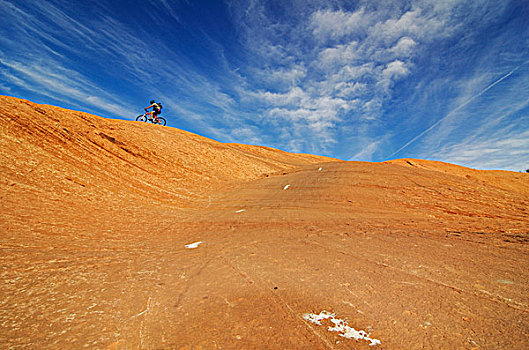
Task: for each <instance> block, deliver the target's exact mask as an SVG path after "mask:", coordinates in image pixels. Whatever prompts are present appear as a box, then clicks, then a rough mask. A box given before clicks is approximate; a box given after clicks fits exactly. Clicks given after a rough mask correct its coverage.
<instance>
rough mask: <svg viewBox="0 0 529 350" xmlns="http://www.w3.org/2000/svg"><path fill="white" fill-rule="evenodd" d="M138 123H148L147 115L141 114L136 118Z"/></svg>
mask: <svg viewBox="0 0 529 350" xmlns="http://www.w3.org/2000/svg"><path fill="white" fill-rule="evenodd" d="M136 121H137V122H146V121H147V117H146V116H145V114H140V115H139V116H137V117H136Z"/></svg>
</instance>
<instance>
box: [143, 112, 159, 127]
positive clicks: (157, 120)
mask: <svg viewBox="0 0 529 350" xmlns="http://www.w3.org/2000/svg"><path fill="white" fill-rule="evenodd" d="M145 115H148V116H150V117H151V118H152V119H156V123H158V124H161V122H160V119H158V116H157V115H155V114H153V112H152V111H147V112H146V113H145Z"/></svg>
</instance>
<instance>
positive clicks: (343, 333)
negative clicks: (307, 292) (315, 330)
mask: <svg viewBox="0 0 529 350" xmlns="http://www.w3.org/2000/svg"><path fill="white" fill-rule="evenodd" d="M303 318H304V319H305V320H307V321H309V322H312V323H314V324H317V325H319V326H321V325H322V324H321V321H323V320H327V319H328V320H329V321H331V322H332V324H333V325H334V326H333V327H330V326H329V327H328V328H327V330H328V331H329V332H338V333H340V334H339V336H340V337H344V338H347V339H355V340H366V341H368V342H369V345H370V346H373V345H380V340H378V339H372V338H370V337H369V336H370V333H367V332H366V331H362V330H360V331H357V330H356V329H354V328H352V327H349V326H348V325H347V322H346V321H344V320H341V319H339V318H336V317H335V314H333V313H330V312H329V311H325V310H324V311H322V312H320V313H319V314H318V315H316V314H312V313H308V314H304V315H303Z"/></svg>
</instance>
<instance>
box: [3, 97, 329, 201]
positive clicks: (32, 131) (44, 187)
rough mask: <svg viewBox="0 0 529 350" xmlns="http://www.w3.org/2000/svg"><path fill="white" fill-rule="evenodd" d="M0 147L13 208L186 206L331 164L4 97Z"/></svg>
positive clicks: (302, 156) (318, 159)
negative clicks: (24, 201) (38, 202)
mask: <svg viewBox="0 0 529 350" xmlns="http://www.w3.org/2000/svg"><path fill="white" fill-rule="evenodd" d="M0 147H1V149H2V152H1V155H0V167H1V168H0V169H1V172H2V180H1V183H0V186H1V187H0V188H1V189H2V192H3V193H4V195H5V197H6V198H7V199H8V200H9V199H11V200H15V199H16V198H15V197H16V196H15V194H16V195H19V194H22V195H24V196H32V197H34V198H40V199H44V198H45V197H49V198H51V199H60V200H66V201H72V200H75V199H80V198H81V199H84V200H86V201H88V202H89V201H100V200H110V201H116V202H123V201H130V200H140V201H141V200H147V199H148V200H153V201H155V202H170V203H173V204H174V203H178V204H177V205H178V206H187V205H190V204H191V203H192V202H196V201H203V200H205V198H206V199H207V197H208V195H210V194H211V193H212V192H214V191H216V190H218V189H219V188H222V187H223V186H228V185H230V184H233V183H238V182H241V181H248V180H253V179H257V178H259V177H263V176H266V175H268V174H271V173H274V172H278V171H282V170H285V169H292V168H294V167H297V166H299V165H302V164H310V163H315V162H324V161H333V159H330V158H324V157H318V156H312V155H298V154H292V153H286V152H282V151H278V150H272V149H268V148H266V149H265V148H260V147H256V146H244V145H229V144H222V143H219V142H216V141H213V140H210V139H207V138H205V137H201V136H198V135H195V134H192V133H189V132H185V131H182V130H178V129H174V128H167V127H160V126H155V125H150V124H149V125H147V124H142V123H138V122H132V121H122V120H113V119H105V118H101V117H98V116H94V115H90V114H88V113H83V112H77V111H71V110H66V109H63V108H59V107H54V106H47V105H38V104H35V103H31V102H29V101H26V100H21V99H17V98H13V97H0ZM263 150H265V151H263ZM6 198H4V201H5V200H6ZM4 203H5V202H4ZM5 204H6V203H5Z"/></svg>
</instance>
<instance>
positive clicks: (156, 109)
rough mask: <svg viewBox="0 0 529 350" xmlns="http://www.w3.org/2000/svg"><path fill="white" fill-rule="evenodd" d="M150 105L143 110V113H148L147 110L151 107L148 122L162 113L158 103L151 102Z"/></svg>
mask: <svg viewBox="0 0 529 350" xmlns="http://www.w3.org/2000/svg"><path fill="white" fill-rule="evenodd" d="M150 104H151V105H150V106H149V107H145V108H144V110H145V112H148V109H149V108H151V107H152V112H151V115H150V118H149V120H150V121H152V119H153V118H154V117H155V116H157V115H158V114H160V113H162V109H161V108H160V105H159V104H158V103H156V102H154V100H151V102H150Z"/></svg>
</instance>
